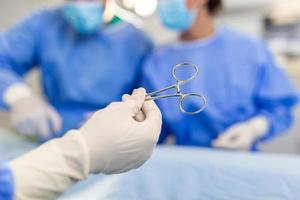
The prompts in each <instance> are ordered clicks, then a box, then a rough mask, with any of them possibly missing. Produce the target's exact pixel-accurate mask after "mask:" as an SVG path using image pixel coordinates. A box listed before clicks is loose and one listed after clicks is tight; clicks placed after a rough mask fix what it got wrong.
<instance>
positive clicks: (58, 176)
mask: <svg viewBox="0 0 300 200" xmlns="http://www.w3.org/2000/svg"><path fill="white" fill-rule="evenodd" d="M80 137H82V136H81V134H77V133H76V132H75V131H71V132H70V133H68V134H67V135H66V136H65V137H63V138H61V139H56V140H52V141H50V142H48V143H46V144H44V145H42V146H41V147H39V148H38V149H36V150H34V151H32V152H30V153H28V154H26V155H24V156H23V157H21V158H18V159H16V160H14V161H12V162H11V163H10V166H11V168H12V171H13V174H14V178H15V187H16V199H56V198H57V197H58V196H59V195H60V194H62V193H63V192H64V191H65V190H66V189H67V188H69V187H70V186H72V185H73V184H74V183H76V182H77V181H79V180H83V179H85V178H86V177H87V175H88V170H89V154H88V150H87V147H86V146H85V144H84V143H83V140H82V139H81V138H80Z"/></svg>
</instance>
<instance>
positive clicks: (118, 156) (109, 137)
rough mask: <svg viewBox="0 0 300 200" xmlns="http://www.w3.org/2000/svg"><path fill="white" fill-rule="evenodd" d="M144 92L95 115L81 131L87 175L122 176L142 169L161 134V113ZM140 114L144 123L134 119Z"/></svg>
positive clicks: (142, 90)
mask: <svg viewBox="0 0 300 200" xmlns="http://www.w3.org/2000/svg"><path fill="white" fill-rule="evenodd" d="M145 97H146V91H145V90H144V89H138V90H135V91H134V92H133V94H132V96H131V97H129V98H128V99H127V100H126V101H125V102H118V103H112V104H110V105H109V106H108V107H107V108H105V109H103V110H100V111H99V112H97V113H95V114H94V116H93V117H92V118H91V119H90V120H89V121H88V122H87V123H86V124H85V125H84V126H83V127H82V128H81V129H80V132H81V133H82V135H83V137H84V139H85V141H86V143H87V146H88V147H89V152H90V156H91V164H90V172H92V173H99V172H102V173H105V174H112V173H121V172H125V171H128V170H130V169H133V168H137V167H139V166H141V165H142V164H143V163H144V162H145V161H146V160H148V159H149V157H150V156H151V154H152V151H153V149H154V147H155V145H156V143H157V141H158V138H159V134H160V130H161V123H162V122H161V121H162V119H161V113H160V111H159V109H158V108H157V106H156V105H155V103H154V102H153V101H149V102H144V101H145ZM141 110H142V111H143V113H144V114H145V119H144V120H143V121H140V122H138V121H137V120H135V118H134V117H135V116H136V115H137V114H138V113H139V111H141ZM99 158H101V159H99Z"/></svg>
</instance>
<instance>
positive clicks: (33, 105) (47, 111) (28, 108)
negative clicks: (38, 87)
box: [5, 85, 62, 139]
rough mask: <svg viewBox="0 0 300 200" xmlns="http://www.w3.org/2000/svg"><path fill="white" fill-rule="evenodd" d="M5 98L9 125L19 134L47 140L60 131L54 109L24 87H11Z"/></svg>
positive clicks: (59, 122) (59, 123)
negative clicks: (9, 119) (9, 120)
mask: <svg viewBox="0 0 300 200" xmlns="http://www.w3.org/2000/svg"><path fill="white" fill-rule="evenodd" d="M24 91H26V92H24ZM20 94H23V95H20ZM16 95H17V96H16ZM5 96H6V98H5V99H6V103H7V104H8V107H9V110H10V118H11V123H12V125H13V127H14V128H15V129H16V130H17V132H18V133H19V134H22V135H26V136H39V137H41V138H44V139H47V138H49V136H50V134H51V133H52V132H57V131H59V130H60V129H61V123H62V122H61V118H60V116H59V114H58V113H57V112H56V111H55V109H54V108H53V107H52V106H51V105H49V104H48V103H46V102H44V101H43V100H42V99H40V98H39V97H37V96H35V95H34V94H33V92H31V91H29V90H28V89H27V88H26V87H25V86H23V85H21V86H20V85H16V86H12V88H10V89H9V90H8V91H7V92H6V95H5Z"/></svg>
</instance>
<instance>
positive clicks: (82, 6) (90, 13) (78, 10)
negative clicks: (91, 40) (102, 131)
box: [63, 1, 103, 34]
mask: <svg viewBox="0 0 300 200" xmlns="http://www.w3.org/2000/svg"><path fill="white" fill-rule="evenodd" d="M63 15H64V17H65V19H66V20H67V21H68V23H70V25H71V26H72V27H73V28H74V29H75V30H76V31H77V32H78V33H80V34H92V33H95V32H97V31H98V29H99V27H100V26H101V24H102V23H103V3H102V1H93V2H66V3H65V4H64V6H63Z"/></svg>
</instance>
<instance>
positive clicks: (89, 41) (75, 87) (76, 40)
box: [0, 8, 152, 136]
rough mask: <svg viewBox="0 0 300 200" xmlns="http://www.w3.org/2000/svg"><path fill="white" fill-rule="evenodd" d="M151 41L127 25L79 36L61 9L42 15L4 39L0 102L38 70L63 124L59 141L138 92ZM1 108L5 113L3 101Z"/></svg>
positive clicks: (0, 56)
mask: <svg viewBox="0 0 300 200" xmlns="http://www.w3.org/2000/svg"><path fill="white" fill-rule="evenodd" d="M151 49H152V42H151V40H150V39H149V38H148V37H147V36H146V35H145V34H144V33H143V32H142V31H140V30H139V29H137V28H135V27H134V26H133V25H130V24H128V23H125V22H119V23H115V24H112V25H109V26H108V25H107V26H106V27H103V28H102V29H101V30H99V32H97V33H95V34H93V35H88V36H83V35H79V34H77V33H76V32H75V31H74V30H73V29H72V27H71V26H70V25H69V24H68V23H67V22H66V21H65V19H64V17H63V16H62V12H61V8H58V9H53V10H39V11H36V12H35V13H34V14H31V15H30V16H29V17H27V18H26V19H25V20H23V21H22V22H21V23H19V24H17V25H16V26H14V27H13V28H11V29H10V30H9V31H7V32H5V33H3V34H2V35H1V37H0V96H2V97H3V93H4V91H5V90H6V89H7V88H8V87H9V86H11V85H12V84H14V83H17V82H20V81H22V77H23V76H24V75H26V73H27V72H28V71H29V70H31V69H32V68H34V67H39V69H40V71H41V84H42V86H43V91H44V94H45V96H46V98H47V100H48V101H49V102H50V103H51V104H52V105H54V106H55V108H56V109H57V110H58V111H59V113H60V114H61V116H62V118H63V126H64V128H63V130H62V131H61V133H57V136H59V135H61V134H62V133H64V132H65V131H67V130H68V129H71V128H77V127H78V126H80V124H81V123H82V122H83V120H84V119H85V117H86V114H87V113H89V112H93V111H95V110H97V109H100V108H103V107H104V106H106V105H107V104H108V103H110V102H112V101H116V100H120V99H121V96H122V94H124V93H129V92H131V90H132V89H133V88H134V87H136V84H137V80H138V78H139V75H140V72H141V66H142V63H143V61H144V58H145V57H146V55H148V53H149V51H150V50H151ZM0 105H1V106H2V108H5V104H4V102H3V98H0Z"/></svg>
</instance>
